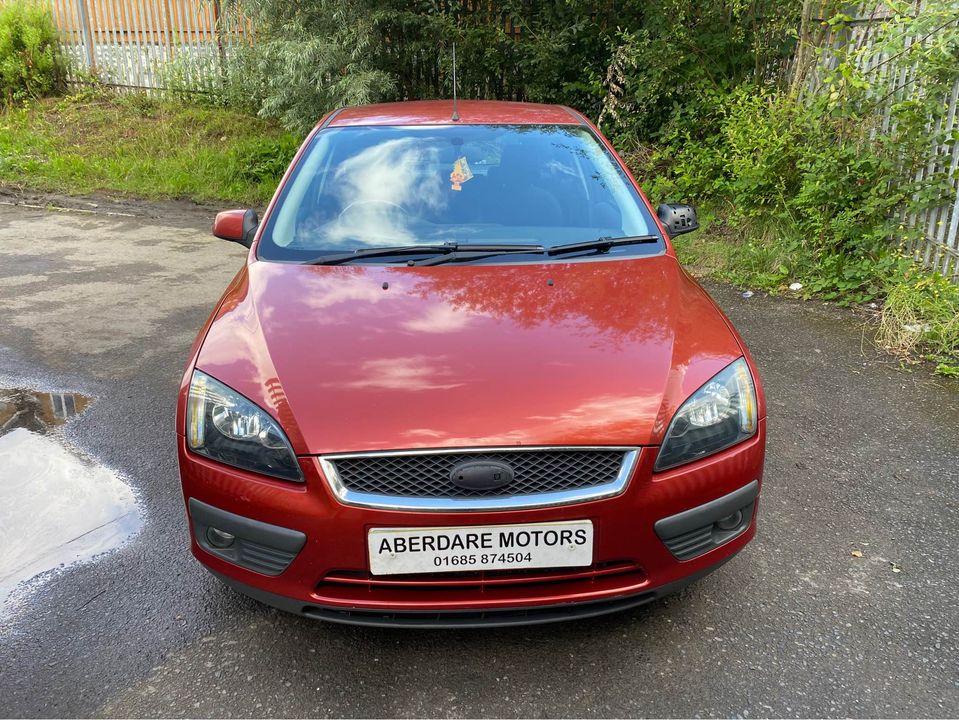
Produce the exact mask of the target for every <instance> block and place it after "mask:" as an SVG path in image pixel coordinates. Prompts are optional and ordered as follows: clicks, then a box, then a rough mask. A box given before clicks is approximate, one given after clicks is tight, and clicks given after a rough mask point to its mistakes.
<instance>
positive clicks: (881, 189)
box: [634, 0, 959, 373]
mask: <svg viewBox="0 0 959 720" xmlns="http://www.w3.org/2000/svg"><path fill="white" fill-rule="evenodd" d="M891 7H892V8H893V9H894V10H897V11H898V12H899V13H901V14H900V15H896V16H893V17H892V18H890V19H889V20H888V21H885V22H883V23H880V24H877V26H876V27H875V28H874V30H873V31H872V32H873V33H874V34H873V37H872V42H871V43H860V44H853V45H849V46H844V47H843V48H841V49H839V50H836V49H835V47H832V46H830V49H829V52H830V53H833V54H834V57H833V63H832V67H833V69H832V70H831V71H829V72H827V73H825V75H824V77H822V78H821V85H820V86H819V87H818V89H817V92H815V93H814V94H809V95H807V96H800V95H798V94H797V93H796V92H791V91H787V90H784V89H780V88H778V87H774V86H768V85H763V84H756V83H748V82H747V83H742V84H741V85H740V86H739V87H737V88H736V89H734V90H732V91H729V92H725V91H721V90H720V91H715V92H711V93H705V94H703V96H701V97H700V98H699V99H697V100H696V102H695V103H689V104H687V105H684V106H679V107H677V108H675V109H674V110H673V112H672V114H671V115H670V117H669V118H668V120H667V121H666V122H665V123H664V125H663V128H662V129H661V131H660V135H659V142H658V144H657V146H656V147H655V149H653V150H651V151H649V152H647V153H645V154H637V155H636V156H635V158H634V168H635V169H636V170H637V171H638V173H639V174H640V175H641V176H652V177H655V178H656V180H655V181H654V182H653V183H652V184H651V188H650V189H651V191H652V194H653V195H654V196H659V197H663V199H680V198H681V199H688V200H692V201H694V202H698V203H700V204H701V205H704V206H705V207H706V208H707V209H708V210H711V213H710V212H707V215H710V214H712V216H713V223H712V225H711V228H712V229H711V231H710V233H709V234H708V235H706V236H705V237H703V238H701V239H695V238H694V239H690V240H684V241H683V242H681V243H679V248H680V250H681V252H682V253H683V256H684V257H685V258H686V259H687V260H688V261H690V262H691V263H692V264H693V265H694V267H695V266H699V268H700V271H704V272H707V273H711V274H713V275H716V276H719V277H722V278H724V279H727V280H731V281H733V282H736V283H738V284H740V285H744V286H748V287H750V288H754V289H764V290H769V291H773V292H784V291H785V288H786V286H787V285H789V284H791V283H794V282H799V283H801V284H802V291H801V294H802V295H803V296H804V297H812V296H815V297H820V298H824V299H827V300H835V301H839V302H841V303H866V302H876V303H882V304H883V322H882V332H881V336H880V340H881V342H882V343H883V344H884V345H886V346H888V347H891V348H895V349H897V350H901V351H904V352H908V351H911V350H915V351H922V352H925V353H926V354H928V355H929V356H930V357H934V358H935V359H936V362H937V363H938V369H939V371H940V372H945V373H948V372H953V371H954V370H955V368H957V367H959V352H957V335H959V328H957V324H959V319H957V317H959V289H957V288H956V287H955V286H953V285H950V283H949V282H948V281H947V280H945V279H944V278H941V277H939V276H936V275H932V274H929V273H925V272H922V271H921V269H920V268H919V267H918V266H917V265H916V264H915V263H914V262H913V261H912V260H910V259H908V258H906V257H903V255H902V254H901V252H900V249H899V247H900V246H903V245H907V244H909V243H910V242H911V241H915V240H917V239H919V238H921V234H922V232H923V228H922V227H913V226H911V225H909V224H907V223H905V222H903V221H902V220H901V218H903V217H910V216H915V215H916V214H918V213H920V212H922V211H923V210H926V209H928V208H933V207H937V206H940V205H943V204H945V203H947V202H950V201H951V197H952V196H951V193H953V192H954V190H953V189H952V188H951V185H950V182H949V180H950V178H949V174H948V173H949V168H950V166H951V163H950V153H951V152H952V150H953V146H954V143H955V142H957V141H959V137H956V136H955V135H954V133H953V134H950V133H949V132H947V131H946V130H944V128H947V127H948V125H949V123H948V122H943V118H944V114H945V113H946V112H947V107H948V106H947V105H946V104H945V103H944V102H943V99H944V98H946V97H948V96H949V93H950V92H951V91H952V88H953V87H954V85H955V83H956V82H957V81H959V23H957V20H959V3H957V2H955V0H950V1H948V2H941V3H930V4H929V5H928V6H926V5H924V6H923V12H922V13H920V14H919V16H918V17H914V16H913V15H914V14H913V13H912V12H911V11H910V12H907V11H908V10H909V8H908V7H906V6H902V7H900V6H899V5H898V4H897V3H895V2H893V3H892V4H891ZM848 22H849V18H848V16H844V15H837V16H836V17H834V18H833V20H832V21H831V22H830V23H829V25H830V26H831V27H832V29H833V30H834V31H836V32H844V31H845V27H846V25H847V24H848ZM909 38H912V39H913V41H909ZM916 39H918V41H916ZM883 64H888V67H886V68H885V69H884V70H883V71H882V72H877V67H882V65H883ZM888 78H893V79H894V80H893V85H892V87H890V81H889V79H888ZM902 78H905V79H906V81H905V82H902V80H901V79H902ZM897 83H898V84H897ZM800 85H801V84H800ZM794 90H795V88H794ZM921 169H922V170H923V171H924V172H919V171H920V170H921Z"/></svg>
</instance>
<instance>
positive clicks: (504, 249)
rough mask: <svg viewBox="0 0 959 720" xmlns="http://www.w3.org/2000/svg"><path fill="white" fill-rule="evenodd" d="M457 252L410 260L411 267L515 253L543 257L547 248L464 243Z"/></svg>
mask: <svg viewBox="0 0 959 720" xmlns="http://www.w3.org/2000/svg"><path fill="white" fill-rule="evenodd" d="M457 248H458V249H457V250H456V251H454V252H451V253H446V254H445V255H436V256H435V257H431V258H426V259H425V260H410V261H409V264H410V265H418V266H423V265H442V264H443V263H450V262H462V261H464V260H481V259H483V258H490V257H496V256H497V255H510V254H513V253H520V254H536V255H542V254H543V253H544V252H546V248H544V247H543V246H542V245H516V244H512V243H502V244H500V245H497V244H481V243H476V244H471V243H463V244H461V245H458V246H457Z"/></svg>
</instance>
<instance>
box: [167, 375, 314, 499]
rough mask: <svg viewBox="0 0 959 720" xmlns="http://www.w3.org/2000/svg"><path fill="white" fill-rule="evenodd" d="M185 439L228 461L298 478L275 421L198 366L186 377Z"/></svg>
mask: <svg viewBox="0 0 959 720" xmlns="http://www.w3.org/2000/svg"><path fill="white" fill-rule="evenodd" d="M186 440H187V444H188V445H189V447H190V449H191V450H192V451H193V452H195V453H199V454H200V455H206V456H207V457H208V458H211V459H213V460H219V461H220V462H222V463H226V464H227V465H233V466H234V467H238V468H243V469H244V470H251V471H253V472H258V473H262V474H264V475H272V476H274V477H278V478H283V479H284V480H296V481H298V482H302V481H303V475H302V473H301V472H300V466H299V464H298V463H297V462H296V455H295V454H294V453H293V448H292V447H291V446H290V442H289V440H287V439H286V435H284V434H283V431H282V430H281V429H280V426H279V425H278V424H277V423H276V421H275V420H273V418H271V417H270V416H269V415H267V414H266V413H265V412H263V410H261V409H260V408H258V407H257V406H256V405H254V404H253V403H252V402H250V401H249V400H247V399H246V398H245V397H243V396H242V395H240V394H239V393H238V392H236V391H235V390H231V389H230V388H228V387H227V386H226V385H224V384H223V383H221V382H219V381H218V380H214V379H213V378H211V377H210V376H209V375H207V374H206V373H202V372H200V371H199V370H194V371H193V379H192V380H191V381H190V395H189V398H188V399H187V405H186Z"/></svg>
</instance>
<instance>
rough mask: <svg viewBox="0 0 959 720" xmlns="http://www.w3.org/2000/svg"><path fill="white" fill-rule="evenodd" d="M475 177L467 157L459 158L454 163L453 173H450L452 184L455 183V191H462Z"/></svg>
mask: <svg viewBox="0 0 959 720" xmlns="http://www.w3.org/2000/svg"><path fill="white" fill-rule="evenodd" d="M472 177H473V171H472V170H470V166H469V163H468V162H466V157H465V156H464V157H461V158H459V159H458V160H457V161H456V162H455V163H453V172H451V173H450V182H451V183H453V185H452V189H453V190H462V189H463V183H465V182H466V181H467V180H469V179H471V178H472Z"/></svg>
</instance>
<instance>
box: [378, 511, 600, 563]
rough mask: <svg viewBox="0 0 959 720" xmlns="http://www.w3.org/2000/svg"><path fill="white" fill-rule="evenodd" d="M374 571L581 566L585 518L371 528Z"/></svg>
mask: <svg viewBox="0 0 959 720" xmlns="http://www.w3.org/2000/svg"><path fill="white" fill-rule="evenodd" d="M367 542H368V545H369V550H370V572H371V573H372V574H373V575H400V574H406V573H434V572H463V571H470V570H506V569H510V568H553V567H585V566H587V565H591V564H592V562H593V523H592V522H590V521H589V520H573V521H570V522H555V523H535V524H530V525H478V526H476V527H442V528H424V527H416V528H374V529H373V530H370V532H369V535H368V537H367Z"/></svg>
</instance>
